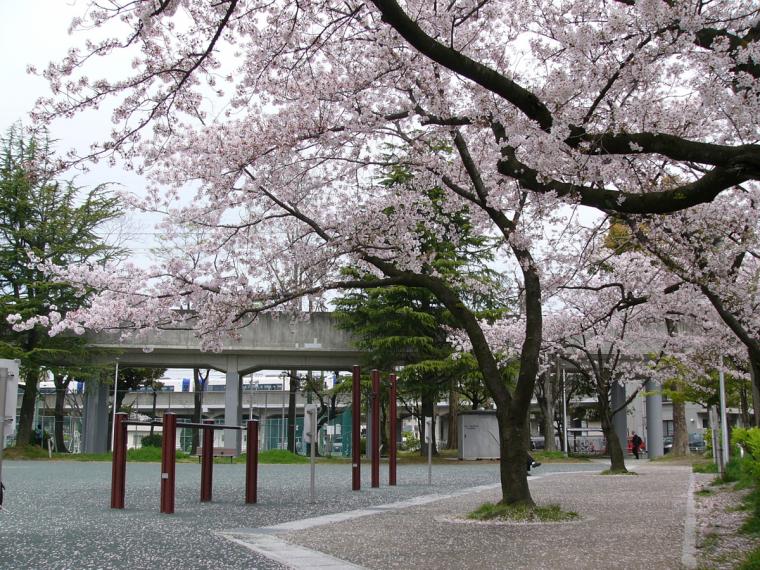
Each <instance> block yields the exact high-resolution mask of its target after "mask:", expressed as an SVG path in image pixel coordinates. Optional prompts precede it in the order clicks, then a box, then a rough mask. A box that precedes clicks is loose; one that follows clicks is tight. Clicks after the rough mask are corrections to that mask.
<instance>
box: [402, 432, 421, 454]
mask: <svg viewBox="0 0 760 570" xmlns="http://www.w3.org/2000/svg"><path fill="white" fill-rule="evenodd" d="M401 441H402V443H401V446H400V447H401V451H417V450H419V448H420V440H419V439H418V438H416V437H414V432H411V431H405V432H404V433H403V434H402V437H401Z"/></svg>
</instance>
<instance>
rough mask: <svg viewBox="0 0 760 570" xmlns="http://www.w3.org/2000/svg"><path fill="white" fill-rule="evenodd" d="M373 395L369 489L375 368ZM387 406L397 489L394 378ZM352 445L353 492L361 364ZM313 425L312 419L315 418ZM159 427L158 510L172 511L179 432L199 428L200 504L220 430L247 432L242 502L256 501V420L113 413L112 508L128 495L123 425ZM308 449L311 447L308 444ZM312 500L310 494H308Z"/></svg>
mask: <svg viewBox="0 0 760 570" xmlns="http://www.w3.org/2000/svg"><path fill="white" fill-rule="evenodd" d="M370 377H371V379H372V391H371V393H370V407H371V410H372V413H371V416H372V417H371V425H370V430H371V437H370V440H371V441H370V442H369V445H370V446H371V455H370V457H371V473H372V487H379V486H380V372H379V371H378V370H373V371H372V373H371V375H370ZM389 382H390V390H389V404H388V415H389V421H390V442H389V457H388V470H389V472H388V484H389V485H396V459H397V441H396V439H397V437H398V432H397V426H396V421H397V409H396V395H397V382H396V375H395V374H391V375H390V376H389ZM352 402H353V413H352V418H351V422H352V424H351V425H352V433H351V438H352V445H351V458H352V459H351V471H352V473H351V474H352V484H351V488H352V490H354V491H359V490H360V489H361V413H360V410H361V369H360V367H359V366H354V367H353V385H352ZM313 421H314V423H315V424H316V418H314V419H313ZM130 425H141V426H161V427H162V428H163V438H162V447H161V493H160V496H161V499H160V502H161V512H162V513H166V514H171V513H173V512H174V494H175V492H174V491H175V464H176V455H175V450H176V447H177V428H178V427H181V428H198V429H202V430H203V445H202V451H201V489H200V502H202V503H205V502H209V501H211V495H212V480H213V466H214V455H213V454H214V447H213V431H212V430H215V429H223V430H242V429H246V430H247V435H248V450H247V454H246V470H245V502H246V504H253V503H256V501H257V486H258V456H259V450H258V445H257V442H258V441H259V421H258V420H248V422H247V423H246V426H245V427H243V426H234V425H233V426H229V425H218V424H214V423H213V420H205V421H204V422H203V423H190V422H180V423H177V416H176V414H174V413H171V412H167V413H166V414H164V418H163V421H152V422H139V421H129V420H128V416H127V414H125V413H117V414H115V419H114V433H113V442H114V443H113V460H112V465H111V508H112V509H123V508H124V495H125V492H126V471H127V426H130ZM312 449H314V446H313V445H312ZM312 500H313V490H312Z"/></svg>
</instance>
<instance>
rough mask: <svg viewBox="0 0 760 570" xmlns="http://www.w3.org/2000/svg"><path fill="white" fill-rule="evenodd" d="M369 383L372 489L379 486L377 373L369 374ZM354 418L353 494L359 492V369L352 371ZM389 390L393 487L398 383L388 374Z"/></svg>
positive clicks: (390, 477) (391, 480)
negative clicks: (370, 388)
mask: <svg viewBox="0 0 760 570" xmlns="http://www.w3.org/2000/svg"><path fill="white" fill-rule="evenodd" d="M370 378H371V380H372V391H371V392H370V395H369V408H370V411H371V413H370V416H371V417H370V425H369V441H368V442H367V445H369V446H370V454H369V455H370V461H371V464H370V473H371V485H372V487H373V488H374V487H379V486H380V372H379V371H378V370H372V372H371V373H370ZM352 380H353V385H352V394H353V414H352V416H351V464H352V486H351V488H352V489H353V490H354V491H359V490H360V489H361V433H360V431H361V414H360V413H359V410H361V369H360V367H359V366H354V368H353V378H352ZM388 381H389V383H390V390H389V394H388V400H389V401H388V421H389V422H390V441H389V442H388V484H389V485H396V460H397V451H398V442H397V438H398V432H397V426H396V421H397V415H398V414H397V409H396V396H397V383H396V375H395V374H391V375H390V376H389V377H388Z"/></svg>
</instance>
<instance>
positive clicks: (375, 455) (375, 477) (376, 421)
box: [370, 370, 380, 487]
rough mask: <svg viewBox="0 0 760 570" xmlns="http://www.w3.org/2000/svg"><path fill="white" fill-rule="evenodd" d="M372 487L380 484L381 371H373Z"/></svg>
mask: <svg viewBox="0 0 760 570" xmlns="http://www.w3.org/2000/svg"><path fill="white" fill-rule="evenodd" d="M370 435H371V439H372V452H371V457H372V487H379V486H380V371H379V370H373V371H372V433H371V434H370Z"/></svg>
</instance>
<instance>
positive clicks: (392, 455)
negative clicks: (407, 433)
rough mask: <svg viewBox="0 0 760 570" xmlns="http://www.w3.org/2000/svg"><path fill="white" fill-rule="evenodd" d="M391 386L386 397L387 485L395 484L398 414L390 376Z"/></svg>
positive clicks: (393, 380)
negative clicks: (387, 422) (387, 423)
mask: <svg viewBox="0 0 760 570" xmlns="http://www.w3.org/2000/svg"><path fill="white" fill-rule="evenodd" d="M388 380H389V381H390V384H391V389H390V394H389V396H388V416H389V418H388V421H389V422H391V425H390V430H389V431H390V434H389V435H390V442H389V449H388V485H395V484H396V452H397V447H398V444H397V441H398V426H397V418H396V416H397V415H398V412H397V411H396V389H397V387H396V375H395V374H391V375H390V377H389V378H388Z"/></svg>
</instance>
